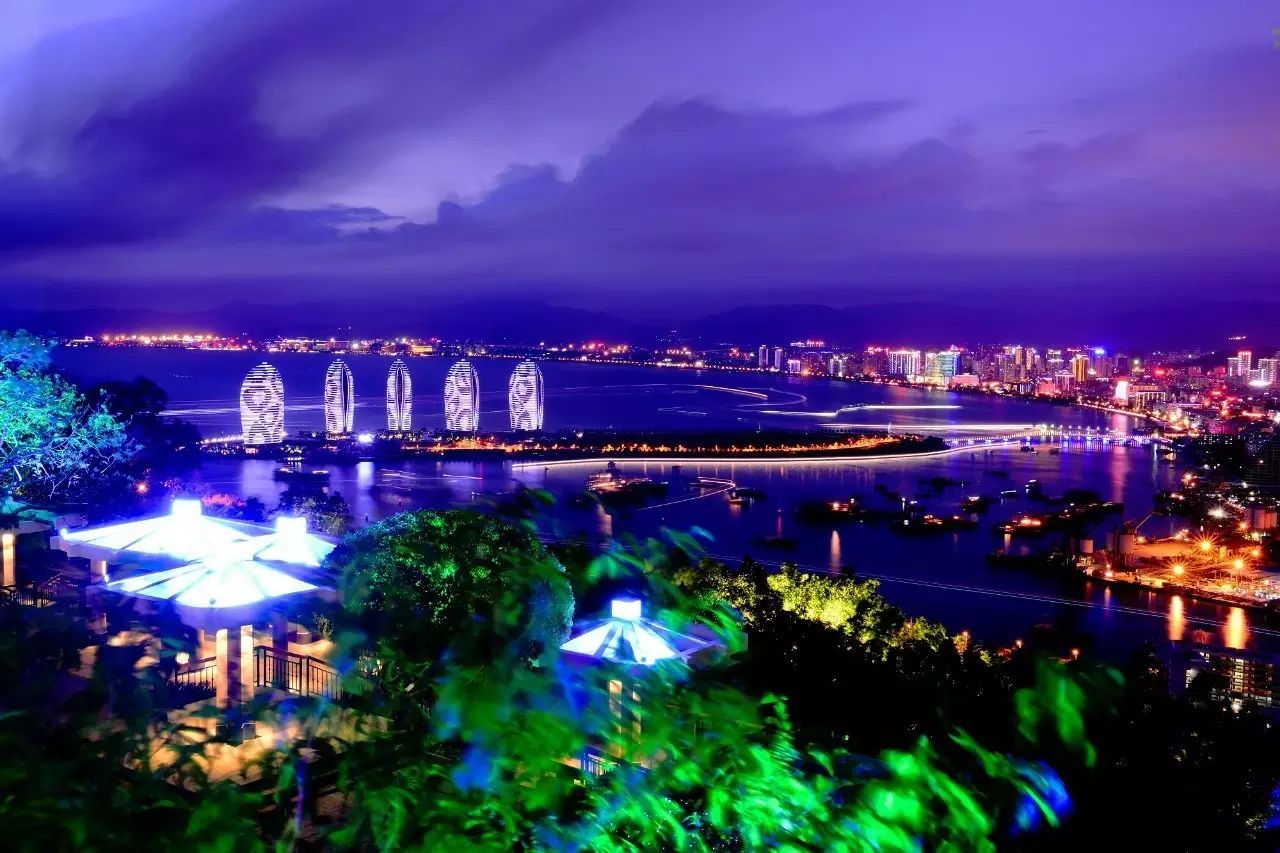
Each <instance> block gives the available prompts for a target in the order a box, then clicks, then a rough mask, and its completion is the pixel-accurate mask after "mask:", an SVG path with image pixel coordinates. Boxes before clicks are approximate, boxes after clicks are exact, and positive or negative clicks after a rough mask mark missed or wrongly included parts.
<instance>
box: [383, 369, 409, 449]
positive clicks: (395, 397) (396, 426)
mask: <svg viewBox="0 0 1280 853" xmlns="http://www.w3.org/2000/svg"><path fill="white" fill-rule="evenodd" d="M412 422H413V379H412V378H411V377H410V376H409V368H408V366H407V365H406V364H405V363H404V361H403V360H402V359H399V358H397V359H396V360H395V361H393V362H391V369H390V370H389V371H387V431H388V432H396V433H400V432H408V431H409V430H410V429H412V428H413V426H412Z"/></svg>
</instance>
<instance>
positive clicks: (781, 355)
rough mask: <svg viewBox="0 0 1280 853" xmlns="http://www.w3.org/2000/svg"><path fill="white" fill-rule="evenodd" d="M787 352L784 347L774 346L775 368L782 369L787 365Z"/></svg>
mask: <svg viewBox="0 0 1280 853" xmlns="http://www.w3.org/2000/svg"><path fill="white" fill-rule="evenodd" d="M786 358H787V353H786V350H784V349H783V348H782V347H774V348H773V369H774V370H781V369H782V368H784V367H786Z"/></svg>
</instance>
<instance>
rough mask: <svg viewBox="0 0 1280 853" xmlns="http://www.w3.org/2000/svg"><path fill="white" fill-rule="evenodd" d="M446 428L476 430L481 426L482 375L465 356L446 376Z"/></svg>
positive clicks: (458, 430)
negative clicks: (477, 372) (477, 374)
mask: <svg viewBox="0 0 1280 853" xmlns="http://www.w3.org/2000/svg"><path fill="white" fill-rule="evenodd" d="M444 428H445V429H447V430H453V431H454V432H475V431H476V430H478V429H479V428H480V377H478V376H476V369H475V368H474V367H472V366H471V362H469V361H467V360H466V359H465V358H464V359H462V360H461V361H458V362H457V363H455V364H454V365H453V367H450V368H449V373H448V374H447V375H446V376H445V378H444Z"/></svg>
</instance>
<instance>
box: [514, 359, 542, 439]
mask: <svg viewBox="0 0 1280 853" xmlns="http://www.w3.org/2000/svg"><path fill="white" fill-rule="evenodd" d="M507 406H508V409H509V410H510V414H511V429H513V430H515V431H517V432H530V431H532V432H536V431H538V430H541V429H542V415H543V386H542V370H541V369H539V367H538V365H537V364H536V363H535V362H533V361H522V362H520V363H519V364H517V365H516V369H515V370H513V371H511V381H510V382H509V383H508V384H507Z"/></svg>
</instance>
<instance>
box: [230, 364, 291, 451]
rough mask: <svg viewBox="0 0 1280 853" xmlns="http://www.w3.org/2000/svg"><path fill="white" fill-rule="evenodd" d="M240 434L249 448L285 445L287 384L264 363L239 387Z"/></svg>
mask: <svg viewBox="0 0 1280 853" xmlns="http://www.w3.org/2000/svg"><path fill="white" fill-rule="evenodd" d="M240 433H241V438H242V439H243V440H244V443H245V444H246V445H254V446H257V445H263V444H279V443H280V442H282V441H284V382H283V380H281V379H280V372H279V371H278V370H276V369H275V368H274V367H272V366H271V365H270V364H267V363H266V362H265V361H264V362H263V363H262V364H259V365H258V366H257V367H255V368H253V369H252V370H250V371H249V374H248V375H247V376H245V378H244V382H243V383H241V385H240Z"/></svg>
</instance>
